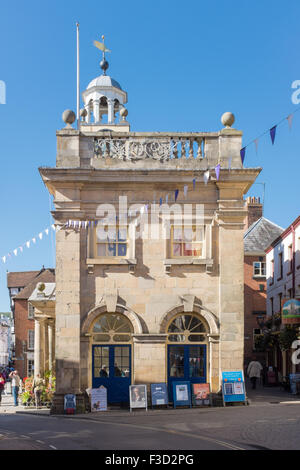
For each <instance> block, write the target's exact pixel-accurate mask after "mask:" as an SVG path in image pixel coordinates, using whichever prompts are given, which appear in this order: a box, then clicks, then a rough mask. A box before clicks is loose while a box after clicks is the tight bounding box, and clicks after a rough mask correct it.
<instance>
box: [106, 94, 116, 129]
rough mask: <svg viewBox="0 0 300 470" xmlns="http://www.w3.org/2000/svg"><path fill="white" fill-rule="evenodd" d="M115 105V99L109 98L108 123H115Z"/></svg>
mask: <svg viewBox="0 0 300 470" xmlns="http://www.w3.org/2000/svg"><path fill="white" fill-rule="evenodd" d="M114 107H115V102H114V100H112V99H108V100H107V122H108V124H113V123H114V121H115V116H114Z"/></svg>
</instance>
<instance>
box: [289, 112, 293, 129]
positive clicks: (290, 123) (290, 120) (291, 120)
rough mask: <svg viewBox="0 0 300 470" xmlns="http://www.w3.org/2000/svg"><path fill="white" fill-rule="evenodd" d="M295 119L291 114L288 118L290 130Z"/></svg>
mask: <svg viewBox="0 0 300 470" xmlns="http://www.w3.org/2000/svg"><path fill="white" fill-rule="evenodd" d="M293 117H294V115H293V114H289V115H288V117H287V121H288V123H289V129H290V130H291V129H292V123H293Z"/></svg>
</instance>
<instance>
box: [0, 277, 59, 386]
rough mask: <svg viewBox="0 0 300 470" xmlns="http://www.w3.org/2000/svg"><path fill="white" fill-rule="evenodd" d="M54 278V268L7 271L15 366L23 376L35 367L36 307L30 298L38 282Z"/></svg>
mask: <svg viewBox="0 0 300 470" xmlns="http://www.w3.org/2000/svg"><path fill="white" fill-rule="evenodd" d="M54 280H55V274H54V269H45V268H42V269H41V270H40V271H28V272H11V273H7V287H8V289H9V295H10V303H11V310H12V313H13V321H14V343H15V344H14V357H13V359H14V367H15V368H16V369H17V370H18V371H19V373H20V375H21V377H25V376H30V375H32V374H33V368H34V308H33V306H32V305H31V304H30V303H29V302H28V299H29V297H30V295H31V294H32V292H33V291H34V289H35V287H36V285H37V284H38V283H40V282H43V283H46V282H54Z"/></svg>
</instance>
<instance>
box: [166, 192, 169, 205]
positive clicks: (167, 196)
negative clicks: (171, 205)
mask: <svg viewBox="0 0 300 470" xmlns="http://www.w3.org/2000/svg"><path fill="white" fill-rule="evenodd" d="M168 201H169V194H167V195H166V204H168Z"/></svg>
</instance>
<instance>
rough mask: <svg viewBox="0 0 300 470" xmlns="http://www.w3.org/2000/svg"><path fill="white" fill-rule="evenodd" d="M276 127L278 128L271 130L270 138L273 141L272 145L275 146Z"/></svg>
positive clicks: (274, 127)
mask: <svg viewBox="0 0 300 470" xmlns="http://www.w3.org/2000/svg"><path fill="white" fill-rule="evenodd" d="M276 127H277V126H273V127H272V128H271V129H270V136H271V140H272V145H274V142H275V135H276Z"/></svg>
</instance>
